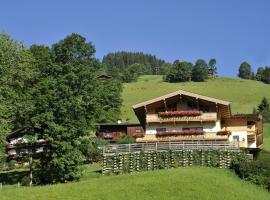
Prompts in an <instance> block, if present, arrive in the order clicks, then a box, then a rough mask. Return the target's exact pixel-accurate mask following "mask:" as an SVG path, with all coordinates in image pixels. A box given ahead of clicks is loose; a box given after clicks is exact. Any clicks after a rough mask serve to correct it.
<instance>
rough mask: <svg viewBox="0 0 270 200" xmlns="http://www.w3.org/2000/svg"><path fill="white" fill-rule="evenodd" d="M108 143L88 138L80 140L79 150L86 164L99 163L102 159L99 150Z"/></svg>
mask: <svg viewBox="0 0 270 200" xmlns="http://www.w3.org/2000/svg"><path fill="white" fill-rule="evenodd" d="M107 143H108V142H107V141H106V140H103V139H98V138H96V139H93V138H89V137H83V138H80V145H79V149H80V151H81V152H82V154H83V156H84V158H85V162H86V163H93V162H99V161H100V160H101V159H102V150H101V149H100V148H99V147H100V146H102V145H105V144H107Z"/></svg>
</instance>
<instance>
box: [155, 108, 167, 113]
mask: <svg viewBox="0 0 270 200" xmlns="http://www.w3.org/2000/svg"><path fill="white" fill-rule="evenodd" d="M155 111H156V113H159V112H165V108H163V107H160V108H157V109H156V110H155Z"/></svg>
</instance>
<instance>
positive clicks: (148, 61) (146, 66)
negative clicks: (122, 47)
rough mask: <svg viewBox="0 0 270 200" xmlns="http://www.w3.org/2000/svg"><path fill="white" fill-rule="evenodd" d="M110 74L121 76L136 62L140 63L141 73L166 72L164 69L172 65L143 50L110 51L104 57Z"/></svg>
mask: <svg viewBox="0 0 270 200" xmlns="http://www.w3.org/2000/svg"><path fill="white" fill-rule="evenodd" d="M102 63H103V64H104V66H105V69H106V72H107V73H108V75H110V76H113V77H121V76H123V75H124V73H125V72H124V71H125V70H127V69H128V68H129V67H130V66H132V65H134V64H139V65H140V71H139V73H140V74H148V75H160V74H164V69H165V68H166V66H167V65H170V64H169V63H168V62H166V61H165V60H162V59H159V58H157V57H156V56H154V55H151V54H145V53H142V52H126V51H120V52H115V53H108V54H107V55H105V56H104V57H103V59H102Z"/></svg>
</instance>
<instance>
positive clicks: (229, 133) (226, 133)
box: [217, 131, 231, 136]
mask: <svg viewBox="0 0 270 200" xmlns="http://www.w3.org/2000/svg"><path fill="white" fill-rule="evenodd" d="M217 135H223V136H224V135H227V136H230V135H231V131H219V132H217Z"/></svg>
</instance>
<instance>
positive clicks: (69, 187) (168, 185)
mask: <svg viewBox="0 0 270 200" xmlns="http://www.w3.org/2000/svg"><path fill="white" fill-rule="evenodd" d="M94 168H95V167H91V168H90V169H94ZM89 173H93V171H92V170H90V172H89ZM90 176H92V175H90ZM0 199H1V200H9V199H12V200H20V199H27V200H36V199H39V200H48V199H54V200H58V199H59V200H62V199H65V200H71V199H72V200H89V199H96V200H99V199H100V200H101V199H104V200H109V199H112V200H113V199H115V200H119V199H130V200H132V199H148V200H151V199H158V200H162V199H164V200H165V199H166V200H173V199H175V200H176V199H177V200H179V199H191V200H192V199H201V200H204V199H207V200H211V199H213V200H214V199H223V200H227V199H228V200H234V199H238V200H241V199H243V200H246V199H260V200H264V199H267V200H268V199H270V193H268V192H267V191H265V190H263V189H261V188H259V187H258V186H256V185H253V184H250V183H248V182H245V181H243V180H241V179H239V178H238V177H237V176H236V175H235V174H234V173H233V172H231V171H229V170H226V169H213V168H199V167H191V168H178V169H169V170H162V171H151V172H142V173H138V174H127V175H119V176H109V177H102V178H99V177H92V178H91V179H88V180H83V181H81V182H78V183H70V184H58V185H50V186H41V187H39V186H38V187H33V188H23V187H21V188H17V189H16V191H14V188H10V187H4V188H3V189H2V190H1V191H0Z"/></svg>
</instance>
